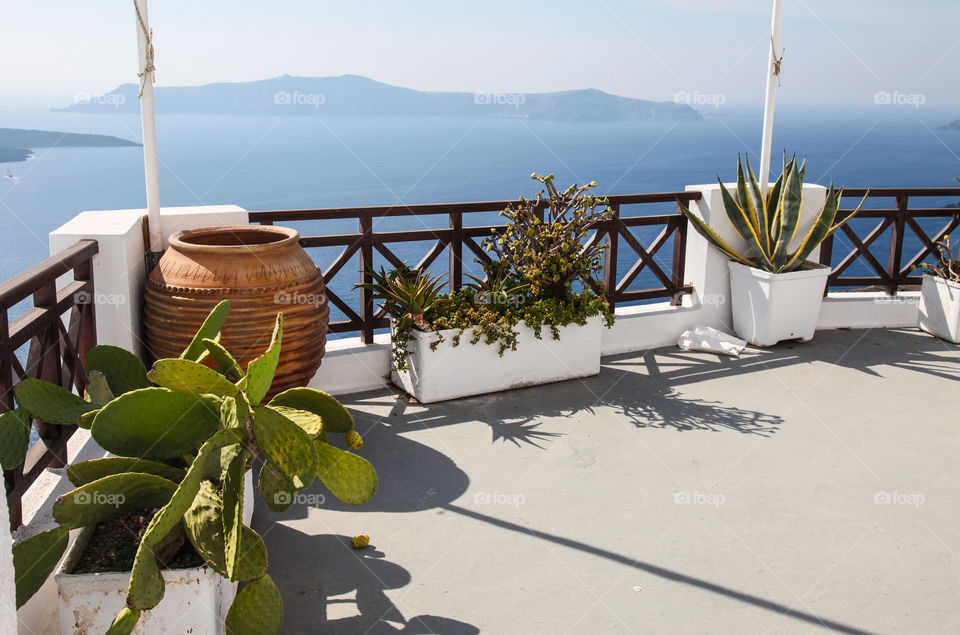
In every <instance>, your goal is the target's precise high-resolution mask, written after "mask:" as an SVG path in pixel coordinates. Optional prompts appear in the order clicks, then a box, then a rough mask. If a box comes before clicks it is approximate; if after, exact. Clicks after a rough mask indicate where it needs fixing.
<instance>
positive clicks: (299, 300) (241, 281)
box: [144, 225, 330, 398]
mask: <svg viewBox="0 0 960 635" xmlns="http://www.w3.org/2000/svg"><path fill="white" fill-rule="evenodd" d="M299 240H300V234H299V233H298V232H297V231H296V230H293V229H289V228H286V227H273V226H259V225H235V226H221V227H205V228H201V229H191V230H187V231H181V232H177V233H176V234H173V235H172V236H170V241H169V242H170V248H169V249H167V251H166V252H165V253H164V254H163V257H162V258H161V259H160V264H159V265H157V267H156V268H155V269H154V270H153V271H152V272H151V273H150V275H149V277H148V278H147V289H146V295H145V299H144V330H145V333H146V343H147V347H148V348H149V350H150V353H152V354H153V356H154V357H155V358H161V357H179V356H180V354H181V353H182V352H183V350H184V349H185V348H186V347H187V345H188V344H189V343H190V340H191V339H192V338H193V334H194V333H195V332H196V331H197V329H198V328H199V327H200V325H201V324H202V323H203V320H204V319H205V318H206V316H207V315H208V314H209V313H210V311H211V309H213V307H214V306H216V305H217V303H218V302H220V301H221V300H230V317H229V318H228V319H227V324H226V326H225V327H224V329H223V331H222V339H221V343H222V344H223V345H224V346H226V347H227V349H228V350H230V351H231V352H232V353H233V354H234V356H235V357H236V358H237V361H238V362H239V363H240V366H241V367H242V368H244V369H245V368H246V365H247V363H248V362H250V361H251V360H252V359H254V358H256V357H258V356H259V355H262V354H263V352H264V351H265V350H266V349H267V348H268V347H269V345H270V336H271V334H272V332H273V324H274V320H275V318H276V315H277V313H278V312H281V311H282V312H283V340H282V342H281V347H280V364H279V366H278V367H277V373H276V377H275V379H274V382H273V386H272V387H271V389H270V394H269V395H268V398H269V397H270V396H272V395H274V394H276V393H278V392H281V391H283V390H286V389H288V388H293V387H296V386H305V385H306V384H307V383H308V382H309V381H310V379H311V378H312V377H313V375H314V373H316V371H317V368H319V367H320V360H321V359H322V358H323V353H324V347H325V345H326V340H327V323H328V320H329V316H330V308H329V306H328V305H327V296H326V294H325V292H324V283H323V275H322V273H321V272H320V269H319V267H317V265H316V264H314V262H313V260H312V259H311V258H310V256H309V255H307V253H306V252H305V251H304V250H303V248H302V247H300V243H299Z"/></svg>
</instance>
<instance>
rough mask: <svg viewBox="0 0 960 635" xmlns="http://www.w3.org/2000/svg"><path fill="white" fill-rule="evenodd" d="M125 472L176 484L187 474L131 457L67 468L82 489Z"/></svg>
mask: <svg viewBox="0 0 960 635" xmlns="http://www.w3.org/2000/svg"><path fill="white" fill-rule="evenodd" d="M125 472H139V473H142V474H153V475H154V476H162V477H163V478H165V479H167V480H170V481H173V482H174V483H179V482H180V481H182V480H183V476H184V475H185V474H186V470H184V469H182V468H179V467H173V466H170V465H166V464H164V463H158V462H157V461H150V460H147V459H136V458H129V457H111V458H106V459H93V460H92V461H84V462H83V463H75V464H73V465H71V466H70V467H68V468H67V478H68V479H70V482H71V483H73V485H74V487H81V486H83V485H86V484H87V483H92V482H93V481H96V480H97V479H101V478H103V477H105V476H110V475H111V474H123V473H125Z"/></svg>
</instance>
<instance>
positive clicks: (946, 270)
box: [918, 234, 960, 283]
mask: <svg viewBox="0 0 960 635" xmlns="http://www.w3.org/2000/svg"><path fill="white" fill-rule="evenodd" d="M934 244H935V245H936V247H937V250H936V252H935V253H934V254H933V257H934V258H935V259H936V261H937V262H936V264H929V263H926V262H925V263H922V264H920V265H918V266H919V267H920V268H921V269H923V270H924V271H926V272H927V273H929V274H930V275H933V276H937V277H938V278H944V279H946V280H949V281H951V282H957V283H960V245H958V247H957V255H956V256H955V255H954V254H953V248H952V247H951V246H950V236H949V234H948V235H946V236H944V237H943V240H941V241H939V242H936V243H934Z"/></svg>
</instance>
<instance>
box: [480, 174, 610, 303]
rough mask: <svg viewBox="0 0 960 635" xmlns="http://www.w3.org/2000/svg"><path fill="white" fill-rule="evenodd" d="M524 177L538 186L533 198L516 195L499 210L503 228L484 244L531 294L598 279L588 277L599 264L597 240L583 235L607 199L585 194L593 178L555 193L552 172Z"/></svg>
mask: <svg viewBox="0 0 960 635" xmlns="http://www.w3.org/2000/svg"><path fill="white" fill-rule="evenodd" d="M530 178H531V179H533V180H535V181H539V182H540V183H542V184H543V187H544V189H543V190H541V191H540V193H539V194H537V197H536V198H535V199H532V200H528V199H524V198H523V197H521V198H520V199H519V201H518V202H516V203H514V204H512V205H510V206H509V207H507V208H506V209H505V210H503V211H502V212H500V215H501V216H504V217H506V219H507V223H506V227H505V228H504V229H502V230H499V231H498V232H497V233H496V234H495V235H494V236H493V237H492V238H489V239H487V240H485V241H484V243H483V246H484V248H485V249H486V250H487V251H492V252H494V253H495V254H496V255H497V258H498V260H499V261H500V262H501V263H503V264H504V265H506V266H508V267H510V268H511V269H512V270H513V272H514V273H515V274H516V275H517V277H518V278H519V279H520V280H522V281H524V282H525V283H526V284H529V285H530V292H531V293H532V294H533V295H535V296H544V297H551V298H557V299H564V298H567V297H568V296H569V294H570V293H571V289H572V285H573V284H574V283H577V282H579V283H580V284H582V285H583V286H584V287H587V286H588V285H589V284H590V283H591V282H594V284H599V283H598V282H596V281H594V280H593V276H594V274H596V273H597V272H598V271H601V270H602V269H603V243H602V242H597V243H595V244H592V245H591V244H590V243H587V238H588V236H589V234H590V232H591V231H594V229H595V225H596V224H597V223H598V222H602V221H604V220H608V219H609V218H610V217H611V216H612V214H613V212H612V211H611V210H610V207H609V202H608V201H607V199H605V198H599V197H596V196H591V195H590V194H589V192H590V190H592V189H593V188H594V187H596V185H597V184H596V182H595V181H594V182H592V183H588V184H586V185H576V184H574V185H571V186H570V187H568V188H567V189H566V190H564V191H562V192H561V191H560V190H558V189H557V186H556V185H554V184H553V179H554V175H553V174H550V175H546V176H544V175H540V174H536V173H534V174H531V175H530ZM545 195H546V196H545ZM598 208H601V209H599V210H598Z"/></svg>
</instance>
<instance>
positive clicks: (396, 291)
mask: <svg viewBox="0 0 960 635" xmlns="http://www.w3.org/2000/svg"><path fill="white" fill-rule="evenodd" d="M368 274H369V275H370V277H371V278H373V282H360V283H357V285H356V286H357V287H360V288H362V289H369V290H370V291H372V292H373V299H374V300H383V301H384V302H383V308H384V309H385V310H386V312H387V315H389V316H390V317H391V318H393V337H392V338H391V341H392V344H393V367H394V368H396V369H397V370H406V369H407V368H409V366H408V364H407V357H408V356H409V352H408V350H407V342H408V341H410V340H411V339H412V338H413V333H412V331H413V330H414V329H418V330H421V331H429V330H430V324H429V322H428V321H427V318H426V317H425V316H426V315H427V314H429V312H430V310H431V309H433V308H435V307H436V306H438V305H439V304H440V303H441V302H445V301H447V298H446V297H444V296H443V292H442V288H443V284H444V283H443V277H444V276H445V275H447V274H445V273H443V274H440V275H439V276H436V277H434V278H431V277H430V274H429V273H427V272H424V271H417V270H414V269H411V268H410V267H408V266H407V265H406V263H402V264H401V265H400V266H399V267H397V268H396V269H393V270H391V271H389V272H388V271H386V270H385V269H384V268H383V267H380V271H379V272H377V271H373V270H370V271H368Z"/></svg>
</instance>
